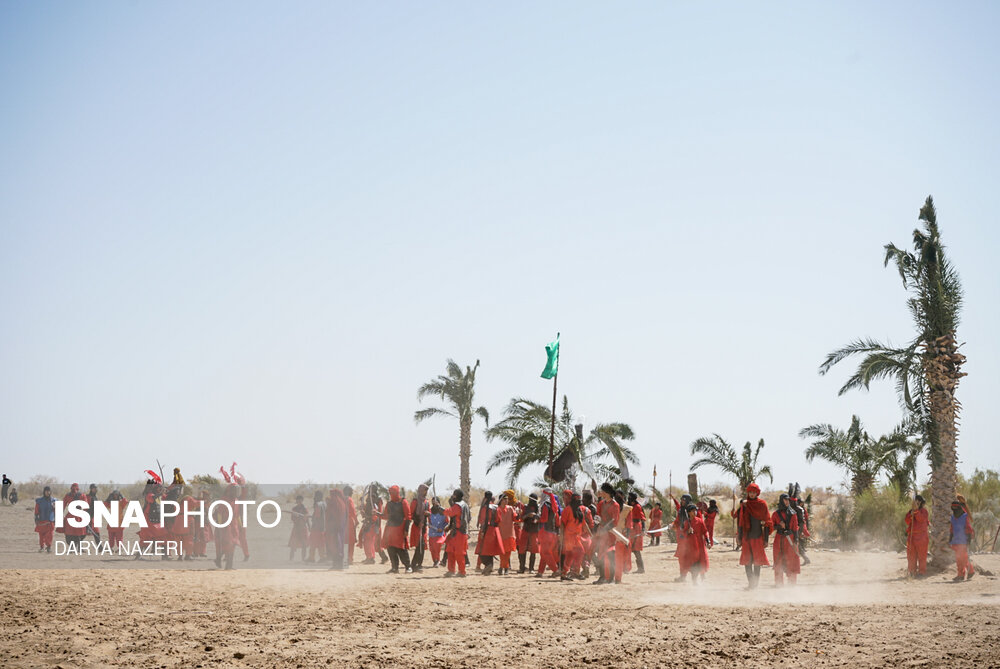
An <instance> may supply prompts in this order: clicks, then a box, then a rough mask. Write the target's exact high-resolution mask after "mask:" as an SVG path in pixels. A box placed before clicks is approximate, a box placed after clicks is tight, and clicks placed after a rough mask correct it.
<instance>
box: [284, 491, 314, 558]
mask: <svg viewBox="0 0 1000 669" xmlns="http://www.w3.org/2000/svg"><path fill="white" fill-rule="evenodd" d="M303 501H305V497H303V496H302V495H296V496H295V506H293V507H292V513H291V516H292V533H291V534H290V535H289V537H288V561H289V562H291V561H292V560H294V559H295V551H297V550H300V551H302V561H303V562H305V561H306V549H308V548H309V509H307V508H306V505H305V504H303Z"/></svg>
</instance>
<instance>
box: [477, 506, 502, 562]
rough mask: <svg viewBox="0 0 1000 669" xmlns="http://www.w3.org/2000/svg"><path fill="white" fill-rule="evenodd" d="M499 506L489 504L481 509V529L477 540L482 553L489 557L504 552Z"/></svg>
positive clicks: (479, 550)
mask: <svg viewBox="0 0 1000 669" xmlns="http://www.w3.org/2000/svg"><path fill="white" fill-rule="evenodd" d="M498 515H499V514H498V512H497V507H496V505H495V504H489V505H487V506H484V507H482V509H480V511H479V517H480V520H481V526H480V530H479V541H478V542H477V544H478V546H477V549H478V552H479V554H480V555H482V556H485V557H489V556H491V555H500V554H501V553H503V552H504V543H503V537H502V536H501V534H500V520H499V518H498Z"/></svg>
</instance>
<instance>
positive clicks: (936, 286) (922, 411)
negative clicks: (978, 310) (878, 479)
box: [819, 196, 965, 568]
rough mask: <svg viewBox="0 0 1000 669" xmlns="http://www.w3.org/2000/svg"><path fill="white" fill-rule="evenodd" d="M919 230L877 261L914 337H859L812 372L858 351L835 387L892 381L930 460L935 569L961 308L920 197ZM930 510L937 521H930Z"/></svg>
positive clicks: (940, 556) (942, 531) (953, 471)
mask: <svg viewBox="0 0 1000 669" xmlns="http://www.w3.org/2000/svg"><path fill="white" fill-rule="evenodd" d="M920 222H921V223H922V224H923V229H920V228H917V229H916V230H914V231H913V251H912V252H911V251H904V250H903V249H900V248H898V247H896V245H894V244H886V246H885V260H884V264H885V265H886V266H888V265H889V263H890V262H892V263H893V264H895V266H896V269H897V270H898V271H899V276H900V277H901V278H902V280H903V287H904V288H905V289H906V290H907V291H908V292H909V294H910V297H909V299H908V300H907V306H908V307H909V310H910V315H911V316H912V317H913V322H914V325H915V326H916V331H917V333H916V336H915V337H914V338H913V340H912V341H910V343H909V344H908V345H906V346H905V347H903V348H895V347H892V346H890V345H888V344H882V343H880V342H878V341H876V340H874V339H859V340H857V341H855V342H852V343H851V344H849V345H847V346H845V347H844V348H842V349H839V350H836V351H834V352H832V353H830V354H829V355H828V356H827V357H826V360H824V361H823V364H822V365H820V368H819V373H820V374H826V373H827V372H828V371H830V369H831V368H833V366H834V365H836V364H837V363H839V362H840V361H841V360H844V359H846V358H850V357H854V356H857V355H861V356H864V357H863V358H862V359H861V362H860V364H859V365H858V368H857V370H856V371H855V372H854V374H853V375H852V376H851V377H850V378H849V379H848V380H847V382H846V383H844V385H843V386H842V387H841V389H840V394H841V395H843V394H844V393H846V392H847V391H848V390H852V389H854V388H865V389H867V388H868V387H869V385H870V384H871V382H872V381H875V380H878V379H893V380H894V381H895V383H896V391H897V393H898V394H899V398H900V403H901V404H902V405H903V407H904V409H905V410H906V411H907V413H908V414H909V418H910V419H911V420H913V421H914V422H915V423H916V424H917V425H918V426H919V429H920V432H921V436H922V438H923V442H924V444H926V445H927V447H928V451H929V455H930V461H931V491H932V492H931V514H932V518H931V556H932V563H933V564H934V565H936V566H937V567H941V568H943V567H945V566H947V564H948V562H949V561H950V559H951V558H950V554H951V552H950V551H949V550H948V526H949V523H948V521H947V519H946V518H947V514H948V511H949V509H950V505H951V500H952V499H954V496H955V481H956V475H957V462H958V452H957V440H958V428H957V425H956V419H957V418H958V412H959V409H960V408H961V405H960V404H959V402H958V400H957V399H955V391H956V389H957V388H958V383H959V380H960V379H961V378H962V377H963V376H965V373H964V372H962V365H963V364H964V363H965V356H964V355H962V354H961V353H959V352H958V343H957V341H956V339H955V331H956V328H957V327H958V322H959V315H960V312H961V308H962V284H961V281H960V280H959V277H958V272H957V271H956V270H955V268H954V266H953V265H952V264H951V262H950V261H949V260H948V257H947V256H946V255H945V247H944V244H942V243H941V234H940V231H939V229H938V224H937V214H936V212H935V211H934V200H933V199H932V198H931V197H930V196H928V197H927V200H926V201H925V202H924V206H923V207H921V208H920ZM934 516H936V517H937V518H938V519H940V520H936V519H935V517H934Z"/></svg>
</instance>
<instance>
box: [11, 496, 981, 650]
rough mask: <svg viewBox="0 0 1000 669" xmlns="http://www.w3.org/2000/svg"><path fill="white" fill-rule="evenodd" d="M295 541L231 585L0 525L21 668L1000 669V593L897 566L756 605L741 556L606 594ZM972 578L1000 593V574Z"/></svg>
mask: <svg viewBox="0 0 1000 669" xmlns="http://www.w3.org/2000/svg"><path fill="white" fill-rule="evenodd" d="M287 531H288V530H287V528H282V529H281V531H278V530H271V531H259V533H258V534H256V535H252V536H251V551H252V557H251V560H250V561H249V562H246V563H243V562H239V563H238V564H237V566H238V567H239V568H238V569H237V570H236V571H231V572H224V571H215V570H214V568H213V567H214V565H212V564H211V563H210V562H208V561H207V560H197V561H194V562H187V563H176V562H170V563H165V562H161V561H159V560H146V561H138V562H137V561H133V560H127V559H118V558H100V557H97V556H93V557H84V556H74V557H69V556H62V557H57V556H55V555H38V554H37V553H35V550H36V547H37V543H36V541H35V535H34V533H32V532H31V516H30V514H29V513H27V512H26V511H25V509H24V508H23V505H22V508H14V509H12V508H10V507H0V537H2V539H0V589H2V592H3V598H2V601H3V604H2V610H0V649H2V652H0V654H2V656H3V661H4V666H5V667H55V666H61V667H67V668H68V667H105V666H136V667H220V666H226V667H228V666H238V667H315V666H326V665H340V666H418V667H447V666H461V667H492V666H503V667H518V666H536V667H569V666H582V665H597V666H650V667H656V666H676V667H726V666H742V667H772V666H774V667H778V666H781V667H788V666H807V665H808V666H817V667H831V666H851V667H875V666H879V667H881V666H904V667H906V666H908V667H921V666H924V667H937V666H947V667H1000V606H998V605H1000V580H998V579H997V578H995V577H989V576H982V575H980V576H977V577H976V578H974V579H973V580H971V581H968V582H965V583H952V582H951V581H950V578H951V576H952V574H951V573H949V574H947V575H939V576H934V577H931V578H929V579H927V580H924V581H909V580H907V579H905V578H902V575H903V573H904V569H905V560H904V559H903V558H902V556H900V555H896V554H890V553H838V552H826V551H815V552H813V553H812V557H813V563H812V565H810V566H808V567H805V568H804V570H803V574H802V577H801V579H800V583H799V585H798V586H797V587H795V588H788V587H786V588H784V589H781V590H778V589H775V588H774V587H773V576H772V574H771V572H770V571H769V570H765V572H764V574H763V578H762V586H761V589H760V590H758V591H755V592H747V591H745V590H744V586H745V579H744V576H743V572H742V570H741V569H740V568H739V567H738V566H737V564H736V556H735V554H734V553H733V552H731V550H730V549H729V547H728V546H717V547H716V548H715V549H713V550H712V552H711V560H712V565H711V570H710V572H709V575H708V580H707V582H706V583H705V584H704V585H703V586H700V587H697V588H695V587H692V586H691V584H690V583H687V584H677V583H674V582H673V578H674V576H675V575H676V561H674V560H673V558H672V552H673V551H672V548H673V547H672V546H668V545H666V544H664V545H663V546H660V547H656V548H652V549H647V550H646V552H645V555H646V562H647V573H646V574H643V575H636V574H632V575H628V576H626V577H625V584H624V585H621V586H601V587H596V586H592V585H589V584H584V583H575V582H574V583H562V582H559V581H552V580H549V579H535V578H531V577H527V576H516V575H512V576H507V577H498V576H490V577H482V576H478V575H475V574H471V575H470V576H469V577H468V578H466V579H443V578H441V577H440V576H441V573H442V570H440V569H437V570H427V571H426V572H425V573H424V574H423V575H417V576H413V575H409V576H405V575H399V576H394V575H387V574H385V573H383V572H384V571H385V568H384V567H382V566H381V565H375V566H359V565H355V566H353V567H352V568H351V569H350V570H349V571H347V572H330V571H327V570H325V569H319V568H315V567H312V568H310V567H309V566H306V568H303V567H302V565H301V564H298V563H296V564H293V565H289V563H288V561H287V553H286V551H285V549H284V547H283V546H284V542H285V541H286V540H287ZM126 538H130V537H129V536H128V535H127V536H126ZM209 550H210V551H211V550H212V547H211V545H210V546H209ZM356 559H358V558H357V557H356ZM975 560H976V562H977V563H978V564H980V565H982V566H984V567H986V568H987V569H989V570H991V571H993V572H996V573H1000V556H995V555H990V556H983V555H980V556H975Z"/></svg>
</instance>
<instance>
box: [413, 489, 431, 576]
mask: <svg viewBox="0 0 1000 669" xmlns="http://www.w3.org/2000/svg"><path fill="white" fill-rule="evenodd" d="M427 490H428V488H427V486H426V485H424V484H423V483H421V484H420V485H419V486H417V493H416V495H414V496H413V499H412V500H411V502H410V517H411V518H412V519H413V522H412V523H411V524H410V542H409V543H410V546H412V547H413V557H412V558H410V568H411V569H412V570H413V572H414V573H416V572H421V571H423V569H424V553H426V551H427V524H428V521H429V520H430V516H431V505H430V501H428V499H427Z"/></svg>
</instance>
